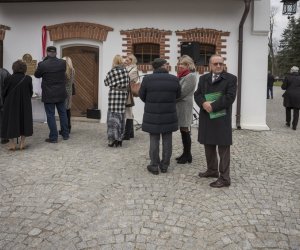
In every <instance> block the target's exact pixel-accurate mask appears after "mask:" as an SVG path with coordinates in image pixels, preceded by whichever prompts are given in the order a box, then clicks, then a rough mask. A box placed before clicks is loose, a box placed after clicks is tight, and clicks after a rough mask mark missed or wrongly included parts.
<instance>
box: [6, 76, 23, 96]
mask: <svg viewBox="0 0 300 250" xmlns="http://www.w3.org/2000/svg"><path fill="white" fill-rule="evenodd" d="M25 77H26V75H25V76H24V77H23V78H22V79H21V80H20V81H19V82H18V83H17V85H16V86H14V88H13V89H12V90H11V91H10V92H9V94H8V96H7V97H6V98H5V99H8V97H10V96H11V94H12V93H13V92H14V91H15V90H16V89H17V87H19V86H20V85H21V83H22V82H23V81H24V79H25Z"/></svg>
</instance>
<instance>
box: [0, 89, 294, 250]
mask: <svg viewBox="0 0 300 250" xmlns="http://www.w3.org/2000/svg"><path fill="white" fill-rule="evenodd" d="M281 94H282V91H281V90H280V89H279V88H275V99H273V100H268V101H267V103H268V107H267V111H268V118H267V123H268V125H269V126H270V128H271V130H270V131H263V132H257V131H249V130H235V131H234V133H233V135H234V145H233V147H232V163H231V164H232V165H231V166H232V167H231V170H232V171H231V177H232V185H231V186H230V187H229V188H222V189H213V188H210V187H209V185H208V184H209V183H210V182H211V181H213V179H200V178H198V177H197V174H198V172H199V170H204V169H205V157H204V151H203V146H201V145H199V144H198V143H197V141H196V138H197V129H196V128H193V130H192V136H193V144H192V151H193V156H194V158H193V163H192V164H189V165H178V164H176V161H175V159H174V158H175V156H177V155H179V154H180V153H181V142H180V136H179V133H175V134H174V150H173V157H172V162H171V167H170V169H169V171H168V173H166V174H159V175H158V176H154V175H151V174H150V173H148V172H147V170H146V165H147V164H148V162H149V157H148V134H146V133H143V132H142V131H141V130H138V131H136V137H135V138H134V139H133V140H130V141H129V142H127V141H126V142H124V145H123V147H122V148H109V147H107V143H106V126H105V124H99V123H86V122H74V123H73V131H72V134H71V139H70V140H68V141H63V140H60V141H59V143H57V144H48V143H45V142H44V139H45V138H46V137H47V133H48V128H47V126H46V124H41V123H35V124H34V136H33V137H31V138H28V141H27V144H28V148H27V149H26V150H23V151H19V150H18V151H16V152H9V151H7V150H6V148H5V147H4V146H1V148H0V156H1V157H0V249H13V250H16V249H149V250H150V249H228V250H229V249H300V197H299V196H300V158H299V152H300V127H299V130H296V131H293V130H292V129H291V128H287V127H285V126H284V109H283V107H282V98H281Z"/></svg>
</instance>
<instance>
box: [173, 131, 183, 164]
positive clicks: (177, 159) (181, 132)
mask: <svg viewBox="0 0 300 250" xmlns="http://www.w3.org/2000/svg"><path fill="white" fill-rule="evenodd" d="M180 134H181V141H182V145H183V147H184V131H180ZM183 156H184V150H183V152H182V154H181V155H180V156H178V157H176V158H175V159H176V161H179V160H180V159H181V158H182V157H183Z"/></svg>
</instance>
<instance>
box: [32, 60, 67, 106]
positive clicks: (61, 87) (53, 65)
mask: <svg viewBox="0 0 300 250" xmlns="http://www.w3.org/2000/svg"><path fill="white" fill-rule="evenodd" d="M34 76H35V77H36V78H41V77H42V78H43V80H42V102H44V103H58V102H64V101H65V99H66V98H67V91H66V61H65V60H63V59H58V58H57V57H46V58H45V59H44V60H43V61H42V62H40V63H39V64H38V67H37V69H36V71H35V73H34Z"/></svg>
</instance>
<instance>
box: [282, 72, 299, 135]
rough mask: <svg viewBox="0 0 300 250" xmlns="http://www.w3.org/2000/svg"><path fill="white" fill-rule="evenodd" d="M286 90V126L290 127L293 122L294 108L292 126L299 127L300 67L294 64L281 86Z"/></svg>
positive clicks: (284, 103)
mask: <svg viewBox="0 0 300 250" xmlns="http://www.w3.org/2000/svg"><path fill="white" fill-rule="evenodd" d="M281 88H282V89H283V90H285V92H284V94H283V95H282V96H283V98H284V99H283V106H284V107H285V110H286V126H287V127H289V126H290V124H291V113H292V109H293V110H294V114H293V122H292V128H293V130H296V129H297V125H298V120H299V109H300V75H299V68H298V67H296V66H293V67H292V68H291V70H290V74H289V75H288V76H286V78H285V79H284V80H283V84H282V86H281Z"/></svg>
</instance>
